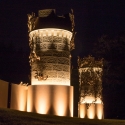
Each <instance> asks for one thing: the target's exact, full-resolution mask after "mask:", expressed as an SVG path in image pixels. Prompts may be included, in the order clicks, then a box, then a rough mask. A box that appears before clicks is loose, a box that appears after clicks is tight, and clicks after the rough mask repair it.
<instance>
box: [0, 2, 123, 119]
mask: <svg viewBox="0 0 125 125" xmlns="http://www.w3.org/2000/svg"><path fill="white" fill-rule="evenodd" d="M90 1H91V2H90ZM71 8H72V9H73V10H74V15H75V31H76V32H77V35H76V38H75V44H76V49H75V50H74V51H73V56H74V59H76V57H77V56H78V55H79V56H81V57H84V56H86V55H88V54H91V49H92V47H93V44H94V43H95V42H96V41H97V40H98V38H99V37H101V36H102V35H104V34H107V35H113V36H116V35H118V34H121V33H123V32H124V31H125V1H124V0H37V1H35V0H34V1H30V2H29V1H27V0H1V1H0V42H3V43H4V44H6V45H8V44H9V43H13V44H14V46H15V47H16V48H17V49H20V48H22V49H23V50H24V51H29V44H28V29H27V14H28V13H31V12H35V13H38V10H41V9H56V12H57V14H58V15H62V14H66V13H69V12H71V11H70V10H71ZM74 63H76V61H74ZM8 65H9V64H8ZM124 98H125V95H124ZM108 100H110V99H108ZM124 102H125V101H124ZM107 109H110V108H107ZM120 111H121V110H120ZM107 112H108V111H107ZM109 112H110V111H109ZM114 113H115V112H114V111H112V114H110V115H108V113H107V118H112V117H111V116H113V117H114V118H119V116H116V115H115V116H114V115H113V114H114ZM118 113H119V114H120V112H118ZM119 114H118V115H119ZM121 114H123V115H122V116H121V117H120V118H123V116H124V118H125V115H124V114H125V109H124V110H122V112H121Z"/></svg>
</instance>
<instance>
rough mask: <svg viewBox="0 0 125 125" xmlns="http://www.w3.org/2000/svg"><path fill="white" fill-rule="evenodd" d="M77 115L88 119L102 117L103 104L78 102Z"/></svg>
mask: <svg viewBox="0 0 125 125" xmlns="http://www.w3.org/2000/svg"><path fill="white" fill-rule="evenodd" d="M78 117H79V118H88V119H104V113H103V104H101V103H95V104H90V103H86V104H85V103H83V104H78Z"/></svg>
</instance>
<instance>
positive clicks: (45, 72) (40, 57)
mask: <svg viewBox="0 0 125 125" xmlns="http://www.w3.org/2000/svg"><path fill="white" fill-rule="evenodd" d="M74 26H75V24H74V15H73V11H72V10H71V13H69V14H65V15H62V16H58V15H56V11H55V10H54V9H46V10H39V12H38V16H35V14H34V13H32V14H31V15H30V14H28V32H29V46H30V49H31V52H30V56H29V58H30V65H31V86H29V89H28V102H27V110H28V111H33V112H38V113H41V114H54V115H61V116H73V87H72V86H70V65H71V63H70V60H71V55H70V51H71V50H72V49H73V48H74V37H75V33H74Z"/></svg>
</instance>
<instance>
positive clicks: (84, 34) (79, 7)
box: [0, 0, 125, 56]
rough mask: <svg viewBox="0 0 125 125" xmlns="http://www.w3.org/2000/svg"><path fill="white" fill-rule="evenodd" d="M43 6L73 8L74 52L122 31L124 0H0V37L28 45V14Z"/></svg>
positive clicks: (85, 51) (65, 10) (84, 51)
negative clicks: (105, 35) (75, 33)
mask: <svg viewBox="0 0 125 125" xmlns="http://www.w3.org/2000/svg"><path fill="white" fill-rule="evenodd" d="M46 8H54V9H56V11H57V13H58V14H60V15H62V14H65V13H68V12H70V9H71V8H72V9H73V10H74V14H75V24H76V27H75V30H76V32H77V35H76V39H75V43H76V55H79V54H80V55H82V56H84V55H85V54H90V53H89V52H90V50H91V47H92V44H93V43H94V42H95V41H97V39H98V37H100V36H101V35H103V34H114V35H116V34H119V33H121V32H123V31H125V1H124V0H113V1H112V2H111V0H37V1H31V0H30V2H28V1H27V0H21V1H20V0H18V1H16V0H12V1H11V0H2V1H1V2H0V41H5V42H6V43H8V42H10V41H11V42H13V43H14V44H15V45H16V46H18V47H23V48H27V47H28V33H27V14H28V13H31V12H36V13H37V11H38V10H40V9H46Z"/></svg>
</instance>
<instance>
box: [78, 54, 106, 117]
mask: <svg viewBox="0 0 125 125" xmlns="http://www.w3.org/2000/svg"><path fill="white" fill-rule="evenodd" d="M78 65H79V82H80V86H79V88H80V89H79V91H80V97H79V103H78V116H79V117H80V118H89V119H95V118H97V119H103V117H104V114H103V102H102V68H103V61H102V60H99V61H96V60H95V59H94V57H91V56H89V57H86V58H83V59H80V58H79V59H78Z"/></svg>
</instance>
